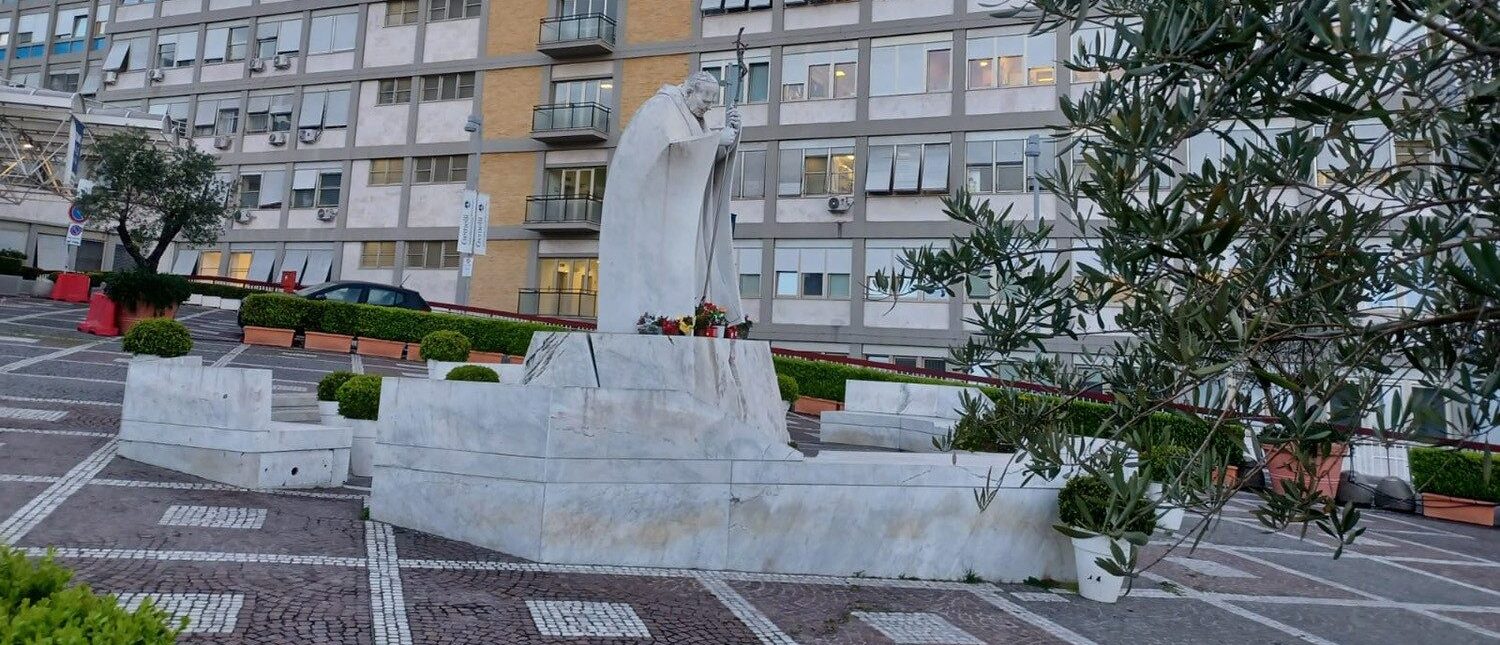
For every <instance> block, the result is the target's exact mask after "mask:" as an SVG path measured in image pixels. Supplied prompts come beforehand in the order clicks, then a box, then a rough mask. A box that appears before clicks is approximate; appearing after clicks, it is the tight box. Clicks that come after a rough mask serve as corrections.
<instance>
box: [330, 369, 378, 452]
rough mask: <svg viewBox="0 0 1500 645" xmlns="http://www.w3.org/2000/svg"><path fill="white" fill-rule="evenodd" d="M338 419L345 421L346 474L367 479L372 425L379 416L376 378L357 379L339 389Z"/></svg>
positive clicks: (357, 377)
mask: <svg viewBox="0 0 1500 645" xmlns="http://www.w3.org/2000/svg"><path fill="white" fill-rule="evenodd" d="M336 396H337V397H338V400H339V416H342V417H344V418H345V419H348V420H349V427H350V429H351V430H353V431H354V432H353V434H354V442H353V443H352V444H351V445H350V447H349V474H351V475H354V476H356V477H369V476H371V475H372V474H373V473H374V470H375V424H376V419H377V418H379V416H380V377H379V376H374V375H360V376H355V377H353V378H350V379H349V380H347V381H345V382H344V384H343V385H340V386H339V389H338V393H337V395H336Z"/></svg>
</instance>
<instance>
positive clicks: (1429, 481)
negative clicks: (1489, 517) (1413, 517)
mask: <svg viewBox="0 0 1500 645" xmlns="http://www.w3.org/2000/svg"><path fill="white" fill-rule="evenodd" d="M1487 459H1489V460H1494V459H1495V457H1494V455H1485V454H1484V453H1482V452H1479V451H1477V450H1456V449H1453V448H1412V449H1411V483H1412V485H1414V486H1416V488H1417V490H1418V491H1421V492H1423V493H1436V494H1438V495H1447V496H1449V497H1462V498H1464V499H1475V500H1479V501H1482V502H1494V503H1500V467H1497V466H1496V464H1494V463H1491V464H1490V465H1489V471H1490V472H1489V476H1488V477H1486V476H1485V461H1486V460H1487Z"/></svg>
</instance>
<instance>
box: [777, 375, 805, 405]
mask: <svg viewBox="0 0 1500 645" xmlns="http://www.w3.org/2000/svg"><path fill="white" fill-rule="evenodd" d="M776 389H778V390H780V391H781V400H783V401H786V402H787V403H791V402H793V401H796V400H797V397H799V396H801V393H800V392H799V390H798V389H797V379H794V378H792V377H790V376H787V375H785V374H777V375H776Z"/></svg>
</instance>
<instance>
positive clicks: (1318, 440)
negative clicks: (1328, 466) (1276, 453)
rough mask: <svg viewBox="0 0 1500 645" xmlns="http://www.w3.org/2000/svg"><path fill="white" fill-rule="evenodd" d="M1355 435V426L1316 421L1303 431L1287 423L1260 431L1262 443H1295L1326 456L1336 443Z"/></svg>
mask: <svg viewBox="0 0 1500 645" xmlns="http://www.w3.org/2000/svg"><path fill="white" fill-rule="evenodd" d="M1353 436H1354V430H1353V428H1349V427H1347V426H1336V425H1333V424H1331V423H1325V422H1322V421H1314V422H1312V423H1309V424H1307V430H1306V431H1305V432H1301V433H1298V432H1297V429H1296V428H1295V427H1293V426H1291V425H1288V424H1285V423H1277V424H1272V425H1269V426H1266V429H1265V430H1262V431H1261V433H1260V440H1261V443H1265V444H1270V445H1281V444H1286V443H1295V444H1297V445H1298V446H1299V447H1301V448H1304V449H1306V450H1308V451H1310V452H1312V454H1315V455H1318V456H1320V457H1326V456H1328V455H1329V454H1330V453H1331V452H1332V450H1333V447H1334V446H1335V445H1337V444H1341V443H1348V442H1349V439H1350V438H1352V437H1353Z"/></svg>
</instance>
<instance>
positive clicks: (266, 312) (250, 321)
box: [240, 293, 316, 347]
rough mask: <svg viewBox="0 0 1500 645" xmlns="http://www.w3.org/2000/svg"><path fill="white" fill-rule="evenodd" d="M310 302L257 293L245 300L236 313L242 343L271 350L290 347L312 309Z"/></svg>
mask: <svg viewBox="0 0 1500 645" xmlns="http://www.w3.org/2000/svg"><path fill="white" fill-rule="evenodd" d="M312 302H313V301H311V300H304V299H302V298H298V297H296V296H288V295H282V294H272V293H267V294H257V295H253V296H250V297H248V298H245V307H244V308H243V309H241V310H240V325H242V326H243V331H244V338H245V343H246V344H250V345H268V346H271V347H291V346H292V340H293V339H294V338H295V337H296V335H297V330H298V329H299V328H301V327H304V325H305V323H306V318H308V317H309V314H310V312H313V311H316V310H315V309H313V308H312V306H311V303H312Z"/></svg>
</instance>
